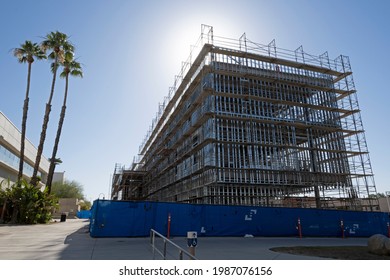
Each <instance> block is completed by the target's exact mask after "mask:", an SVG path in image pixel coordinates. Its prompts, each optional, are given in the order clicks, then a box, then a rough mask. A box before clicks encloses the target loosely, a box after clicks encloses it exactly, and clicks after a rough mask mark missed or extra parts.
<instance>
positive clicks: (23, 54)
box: [13, 41, 46, 181]
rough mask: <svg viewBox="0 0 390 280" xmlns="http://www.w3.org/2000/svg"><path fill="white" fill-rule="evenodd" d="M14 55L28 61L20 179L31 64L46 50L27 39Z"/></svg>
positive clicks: (42, 55) (21, 170) (24, 61)
mask: <svg viewBox="0 0 390 280" xmlns="http://www.w3.org/2000/svg"><path fill="white" fill-rule="evenodd" d="M13 54H14V56H15V57H16V58H17V59H18V61H19V62H20V63H27V65H28V68H27V69H28V70H27V89H26V95H25V98H24V105H23V117H22V135H21V137H20V161H19V173H18V181H20V180H21V179H22V177H23V164H24V146H25V141H26V124H27V114H28V103H29V94H30V81H31V65H32V64H33V62H34V57H35V58H36V59H38V60H41V59H46V55H45V52H44V51H43V50H42V48H41V47H40V46H39V45H38V44H37V43H32V42H31V41H25V42H24V44H21V45H20V48H15V49H13Z"/></svg>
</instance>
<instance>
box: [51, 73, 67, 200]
mask: <svg viewBox="0 0 390 280" xmlns="http://www.w3.org/2000/svg"><path fill="white" fill-rule="evenodd" d="M68 81H69V73H68V74H67V75H66V76H65V93H64V101H63V104H62V109H61V114H60V120H59V121H58V128H57V135H56V139H55V141H54V147H53V153H52V155H51V159H50V167H49V174H48V175H47V182H46V186H47V188H48V193H49V194H50V193H51V184H52V181H53V175H54V169H55V168H56V162H55V160H56V156H57V151H58V144H59V143H60V137H61V132H62V126H63V124H64V120H65V111H66V100H67V98H68Z"/></svg>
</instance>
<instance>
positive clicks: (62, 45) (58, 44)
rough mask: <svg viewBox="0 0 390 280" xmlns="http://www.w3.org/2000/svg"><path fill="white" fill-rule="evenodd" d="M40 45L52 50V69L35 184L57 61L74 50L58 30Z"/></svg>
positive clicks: (50, 55)
mask: <svg viewBox="0 0 390 280" xmlns="http://www.w3.org/2000/svg"><path fill="white" fill-rule="evenodd" d="M41 46H42V47H43V49H44V50H47V49H49V50H52V52H51V53H50V54H49V58H50V59H53V60H54V68H53V69H52V71H53V80H52V84H51V90H50V96H49V100H48V102H47V103H46V109H45V115H44V117H43V124H42V131H41V138H40V140H39V145H38V150H37V156H36V159H35V164H34V171H33V175H32V177H31V182H30V183H31V184H33V185H37V183H38V178H37V174H38V169H39V164H40V162H41V157H42V152H43V145H44V144H45V139H46V130H47V125H48V123H49V116H50V111H51V101H52V99H53V95H54V87H55V83H56V76H57V68H58V63H59V62H61V63H62V62H64V60H65V56H66V54H68V53H72V52H73V51H74V46H73V45H72V44H71V43H70V42H69V41H68V36H67V35H66V34H64V33H61V32H59V31H56V32H50V33H49V34H48V35H47V36H46V37H45V40H44V41H43V42H42V44H41Z"/></svg>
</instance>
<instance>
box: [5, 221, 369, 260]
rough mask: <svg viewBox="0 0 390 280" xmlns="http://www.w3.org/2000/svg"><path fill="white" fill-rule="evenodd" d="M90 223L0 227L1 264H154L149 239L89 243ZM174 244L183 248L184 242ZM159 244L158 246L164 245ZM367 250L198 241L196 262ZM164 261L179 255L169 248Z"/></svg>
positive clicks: (301, 242)
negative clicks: (294, 249)
mask: <svg viewBox="0 0 390 280" xmlns="http://www.w3.org/2000/svg"><path fill="white" fill-rule="evenodd" d="M88 226H89V221H88V220H78V219H75V220H70V219H68V220H67V221H66V222H62V223H61V222H56V223H52V224H49V225H17V226H8V225H0V259H3V260H152V259H161V258H159V257H158V256H155V257H153V253H152V248H151V246H150V243H149V242H150V239H149V238H91V237H90V236H89V233H88ZM171 240H172V241H173V242H175V243H176V244H178V245H179V246H182V247H183V248H187V245H186V239H185V238H184V237H175V238H172V239H171ZM159 241H160V242H159V243H158V245H159V246H161V244H162V242H161V240H159ZM366 244H367V239H366V238H349V239H340V238H302V239H299V238H268V237H255V238H244V237H201V238H199V239H198V247H197V248H196V257H197V258H198V259H202V260H293V259H298V260H311V259H320V258H316V257H306V256H295V255H289V254H283V253H276V252H273V251H270V250H269V249H270V248H272V247H280V246H311V245H323V246H330V245H336V246H343V245H346V246H351V245H361V246H365V245H366ZM168 255H169V256H168V258H169V259H175V258H177V257H178V251H177V250H176V249H173V248H172V247H169V246H168Z"/></svg>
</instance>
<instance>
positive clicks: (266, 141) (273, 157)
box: [112, 25, 378, 210]
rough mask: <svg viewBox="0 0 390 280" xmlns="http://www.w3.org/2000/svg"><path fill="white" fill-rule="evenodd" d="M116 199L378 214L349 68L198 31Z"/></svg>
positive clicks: (343, 62) (343, 61)
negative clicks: (197, 35)
mask: <svg viewBox="0 0 390 280" xmlns="http://www.w3.org/2000/svg"><path fill="white" fill-rule="evenodd" d="M196 54H197V55H196ZM112 196H113V198H118V199H125V200H134V199H136V200H154V201H175V202H184V203H206V204H224V205H260V206H261V205H262V206H280V207H317V208H338V209H354V210H377V209H378V201H377V199H376V198H375V196H376V187H375V182H374V177H373V173H372V168H371V163H370V158H369V154H368V148H367V144H366V139H365V135H364V129H363V124H362V119H361V115H360V109H359V105H358V100H357V94H356V89H355V85H354V81H353V77H352V69H351V66H350V61H349V58H348V57H346V56H343V55H340V56H339V57H337V58H336V59H334V60H330V59H329V57H328V54H327V53H324V54H322V55H320V56H314V55H310V54H307V53H305V52H304V51H303V48H302V46H301V47H299V48H298V49H296V50H295V51H290V50H285V49H280V48H277V47H276V44H275V41H272V42H271V43H270V44H268V45H261V44H258V43H254V42H252V41H250V40H249V39H247V38H246V35H245V34H243V36H241V37H240V39H239V40H233V39H227V38H222V37H216V36H214V34H213V28H212V27H211V26H206V25H202V32H201V36H200V38H199V40H198V42H197V44H196V45H195V46H193V47H192V48H191V52H190V56H189V58H188V60H187V61H186V62H184V63H183V64H182V68H181V71H180V74H179V75H178V76H175V81H174V85H173V87H171V88H170V90H169V94H168V96H167V97H166V98H165V99H164V102H163V103H161V104H159V110H158V112H157V115H156V118H155V119H154V120H153V122H152V125H151V126H150V128H149V131H148V133H147V135H146V137H145V139H144V141H143V143H142V145H141V146H140V149H139V157H138V158H137V159H135V160H134V162H133V165H132V166H131V167H130V168H125V167H121V166H120V165H117V166H116V168H115V171H114V177H113V185H112Z"/></svg>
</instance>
